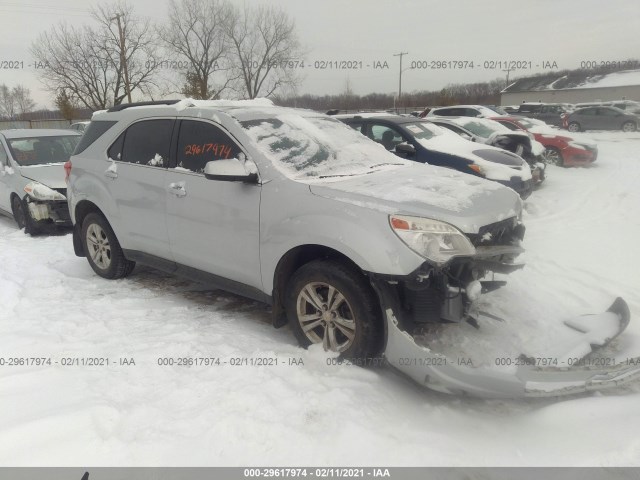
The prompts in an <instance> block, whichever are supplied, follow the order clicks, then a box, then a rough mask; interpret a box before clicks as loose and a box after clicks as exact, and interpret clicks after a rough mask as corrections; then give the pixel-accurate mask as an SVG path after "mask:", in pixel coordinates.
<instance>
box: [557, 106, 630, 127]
mask: <svg viewBox="0 0 640 480" xmlns="http://www.w3.org/2000/svg"><path fill="white" fill-rule="evenodd" d="M638 123H640V116H638V115H634V114H632V113H627V112H626V111H624V110H620V109H619V108H616V107H605V106H601V107H587V108H579V109H578V110H575V111H573V112H571V113H569V114H568V115H566V116H565V117H564V118H563V126H564V127H565V128H566V129H567V130H569V131H570V132H582V131H584V130H622V131H623V132H635V131H636V130H637V129H638Z"/></svg>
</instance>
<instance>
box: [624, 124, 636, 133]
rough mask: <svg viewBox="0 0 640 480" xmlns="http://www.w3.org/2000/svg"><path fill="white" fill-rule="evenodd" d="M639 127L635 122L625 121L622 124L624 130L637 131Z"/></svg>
mask: <svg viewBox="0 0 640 480" xmlns="http://www.w3.org/2000/svg"><path fill="white" fill-rule="evenodd" d="M637 128H638V126H637V125H636V124H635V122H624V123H623V124H622V131H623V132H635V131H636V129H637Z"/></svg>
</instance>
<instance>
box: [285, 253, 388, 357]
mask: <svg viewBox="0 0 640 480" xmlns="http://www.w3.org/2000/svg"><path fill="white" fill-rule="evenodd" d="M284 306H285V310H286V313H287V318H288V320H289V324H290V325H291V328H292V330H293V333H294V335H295V336H296V338H297V339H298V342H300V345H302V346H303V347H308V346H309V345H311V344H313V343H322V344H323V346H324V348H325V350H331V351H334V352H339V353H340V356H341V357H343V358H352V359H358V360H365V361H366V359H371V358H373V357H375V356H377V355H378V354H379V353H380V350H381V348H382V340H383V327H382V325H383V324H382V314H381V311H380V305H379V303H378V300H377V297H376V295H375V294H374V292H373V290H372V288H371V287H370V286H369V285H368V283H367V281H366V277H364V275H362V274H361V273H360V272H357V271H356V270H354V269H353V268H349V267H347V266H346V265H344V264H342V263H339V262H336V261H332V260H314V261H312V262H309V263H307V264H305V265H303V266H302V267H300V268H299V269H298V270H297V271H296V272H295V273H294V274H293V276H292V277H291V279H290V280H289V284H288V286H287V292H286V296H285V305H284Z"/></svg>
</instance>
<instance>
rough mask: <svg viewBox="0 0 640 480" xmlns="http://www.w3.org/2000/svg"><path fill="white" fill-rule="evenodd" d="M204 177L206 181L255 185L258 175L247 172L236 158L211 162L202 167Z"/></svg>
mask: <svg viewBox="0 0 640 480" xmlns="http://www.w3.org/2000/svg"><path fill="white" fill-rule="evenodd" d="M204 176H205V178H206V179H208V180H222V181H227V182H243V183H257V182H258V173H257V172H248V171H247V169H246V168H245V165H244V164H243V163H242V162H241V161H240V160H238V159H237V158H229V159H224V160H212V161H211V162H207V164H206V165H205V166H204Z"/></svg>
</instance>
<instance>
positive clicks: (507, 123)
mask: <svg viewBox="0 0 640 480" xmlns="http://www.w3.org/2000/svg"><path fill="white" fill-rule="evenodd" d="M498 123H499V124H500V125H504V126H505V127H507V128H508V129H509V130H520V129H519V128H518V127H517V126H516V125H514V124H513V123H511V122H501V121H500V120H498Z"/></svg>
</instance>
